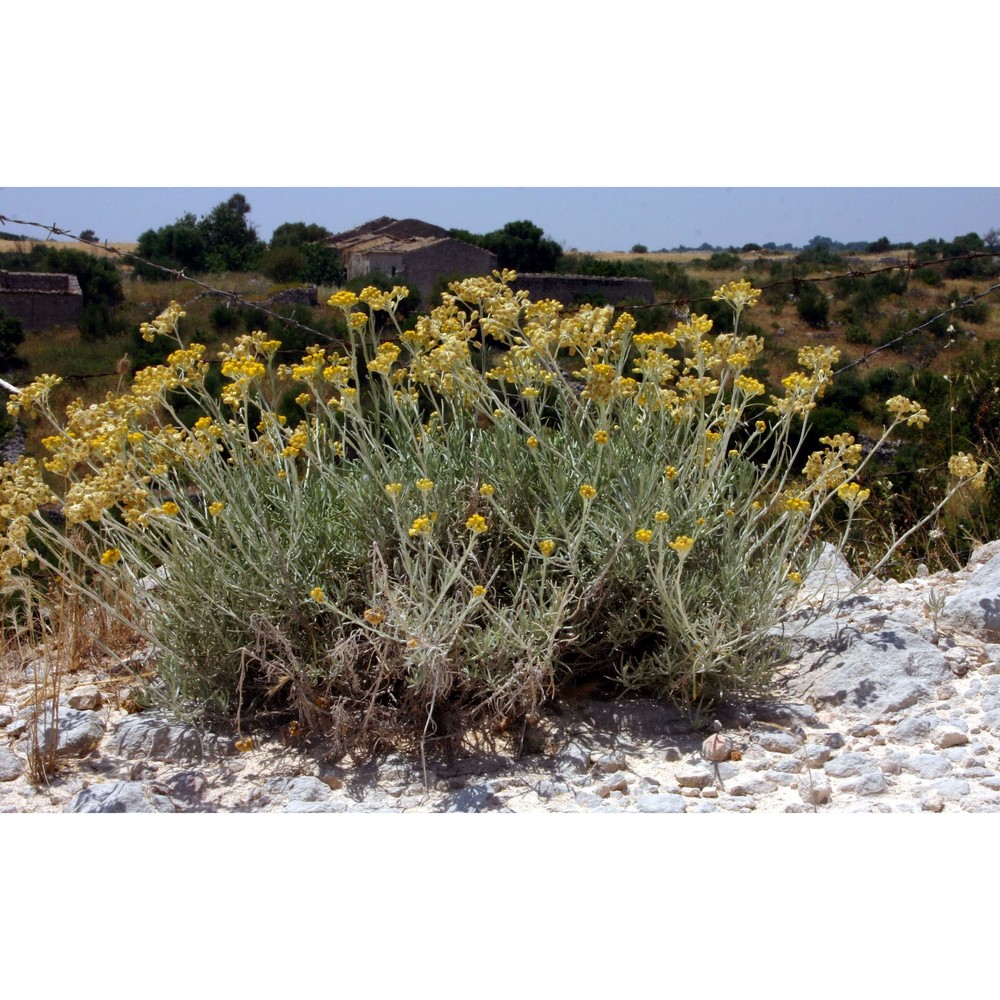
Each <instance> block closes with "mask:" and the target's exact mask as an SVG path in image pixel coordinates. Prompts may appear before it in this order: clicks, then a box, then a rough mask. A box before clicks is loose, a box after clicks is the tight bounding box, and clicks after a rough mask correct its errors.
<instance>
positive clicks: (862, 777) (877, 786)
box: [838, 771, 889, 795]
mask: <svg viewBox="0 0 1000 1000" xmlns="http://www.w3.org/2000/svg"><path fill="white" fill-rule="evenodd" d="M838 790H839V791H841V792H850V793H852V794H854V795H881V794H882V793H883V792H887V791H888V790H889V785H888V783H887V782H886V780H885V777H884V776H883V774H882V772H881V771H868V772H867V773H866V774H859V775H858V776H857V777H855V778H849V779H848V780H847V781H845V782H844V783H843V784H842V785H840V787H839V789H838Z"/></svg>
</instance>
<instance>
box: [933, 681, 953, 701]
mask: <svg viewBox="0 0 1000 1000" xmlns="http://www.w3.org/2000/svg"><path fill="white" fill-rule="evenodd" d="M934 694H935V696H936V697H937V700H938V701H948V700H949V699H950V698H954V697H955V695H956V694H958V692H957V691H956V690H955V685H954V684H939V685H938V687H937V690H936V691H935V692H934Z"/></svg>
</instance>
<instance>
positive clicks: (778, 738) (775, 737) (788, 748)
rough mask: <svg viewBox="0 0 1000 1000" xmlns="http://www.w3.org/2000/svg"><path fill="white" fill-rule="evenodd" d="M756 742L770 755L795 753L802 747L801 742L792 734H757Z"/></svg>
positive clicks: (771, 732) (767, 732)
mask: <svg viewBox="0 0 1000 1000" xmlns="http://www.w3.org/2000/svg"><path fill="white" fill-rule="evenodd" d="M756 742H757V745H758V746H760V747H761V748H762V749H764V750H768V751H770V752H771V753H795V751H796V750H798V749H799V747H801V746H802V743H803V740H802V737H801V736H796V735H795V734H794V733H785V732H780V731H778V732H773V731H766V732H762V733H758V734H757V737H756Z"/></svg>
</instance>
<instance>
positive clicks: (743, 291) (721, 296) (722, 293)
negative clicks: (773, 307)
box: [712, 278, 760, 309]
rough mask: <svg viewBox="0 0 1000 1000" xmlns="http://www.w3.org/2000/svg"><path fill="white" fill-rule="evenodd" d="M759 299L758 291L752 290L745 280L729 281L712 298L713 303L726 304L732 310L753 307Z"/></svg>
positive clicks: (756, 289)
mask: <svg viewBox="0 0 1000 1000" xmlns="http://www.w3.org/2000/svg"><path fill="white" fill-rule="evenodd" d="M759 298H760V289H759V288H754V287H753V286H752V285H751V284H750V282H749V281H747V280H746V279H745V278H744V279H743V280H742V281H730V282H727V283H726V284H725V285H723V286H722V287H721V288H720V289H718V290H717V291H716V293H715V294H714V295H713V296H712V301H713V302H728V303H729V304H730V305H731V306H732V307H733V308H734V309H743V308H744V307H745V306H754V305H756V304H757V300H758V299H759Z"/></svg>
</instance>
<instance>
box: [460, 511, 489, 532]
mask: <svg viewBox="0 0 1000 1000" xmlns="http://www.w3.org/2000/svg"><path fill="white" fill-rule="evenodd" d="M465 526H466V527H467V528H468V529H469V531H471V532H472V533H473V534H474V535H481V534H482V533H483V532H484V531H486V529H487V528H488V527H489V525H488V524H487V523H486V518H485V517H483V515H482V514H473V515H472V517H470V518H469V519H468V521H466V522H465Z"/></svg>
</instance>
